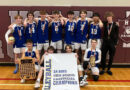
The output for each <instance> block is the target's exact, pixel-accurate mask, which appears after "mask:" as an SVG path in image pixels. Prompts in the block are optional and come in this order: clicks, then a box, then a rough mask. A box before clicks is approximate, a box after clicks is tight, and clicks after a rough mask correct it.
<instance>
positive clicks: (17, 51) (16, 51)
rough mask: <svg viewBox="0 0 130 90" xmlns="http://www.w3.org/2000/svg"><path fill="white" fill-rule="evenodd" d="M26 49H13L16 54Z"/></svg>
mask: <svg viewBox="0 0 130 90" xmlns="http://www.w3.org/2000/svg"><path fill="white" fill-rule="evenodd" d="M24 49H25V47H22V48H17V47H15V48H13V50H14V53H15V54H19V53H22V52H23V50H24Z"/></svg>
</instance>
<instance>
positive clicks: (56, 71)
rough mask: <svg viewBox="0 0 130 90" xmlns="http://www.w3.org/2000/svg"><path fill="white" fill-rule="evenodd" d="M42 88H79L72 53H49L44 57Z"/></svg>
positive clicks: (74, 57)
mask: <svg viewBox="0 0 130 90" xmlns="http://www.w3.org/2000/svg"><path fill="white" fill-rule="evenodd" d="M44 67H45V70H44V79H43V88H42V90H80V88H79V80H78V69H77V59H76V55H75V54H74V53H70V54H49V55H47V56H46V57H45V59H44Z"/></svg>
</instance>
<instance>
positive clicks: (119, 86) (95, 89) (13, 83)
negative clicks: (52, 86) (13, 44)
mask: <svg viewBox="0 0 130 90" xmlns="http://www.w3.org/2000/svg"><path fill="white" fill-rule="evenodd" d="M13 70H14V67H13V66H0V90H35V89H34V83H35V80H28V81H26V83H25V84H20V79H19V74H13V73H12V72H13ZM112 71H113V76H109V75H108V74H106V73H105V74H104V75H101V76H100V79H99V81H98V82H94V81H92V78H91V76H89V78H88V82H89V85H88V86H85V87H82V88H81V90H130V68H112ZM41 83H42V82H41ZM38 90H42V84H41V88H39V89H38Z"/></svg>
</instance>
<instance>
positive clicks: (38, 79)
mask: <svg viewBox="0 0 130 90" xmlns="http://www.w3.org/2000/svg"><path fill="white" fill-rule="evenodd" d="M54 51H55V49H54V47H53V46H49V47H48V49H47V52H45V53H44V55H43V56H42V58H41V60H40V65H41V68H40V71H39V73H38V77H37V80H36V83H35V86H34V87H35V88H40V81H41V78H42V76H43V74H44V73H43V71H44V59H45V57H46V56H47V55H48V54H52V53H54Z"/></svg>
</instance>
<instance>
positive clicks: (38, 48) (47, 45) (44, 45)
mask: <svg viewBox="0 0 130 90" xmlns="http://www.w3.org/2000/svg"><path fill="white" fill-rule="evenodd" d="M48 47H49V43H38V44H37V50H42V48H44V50H47V48H48Z"/></svg>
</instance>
